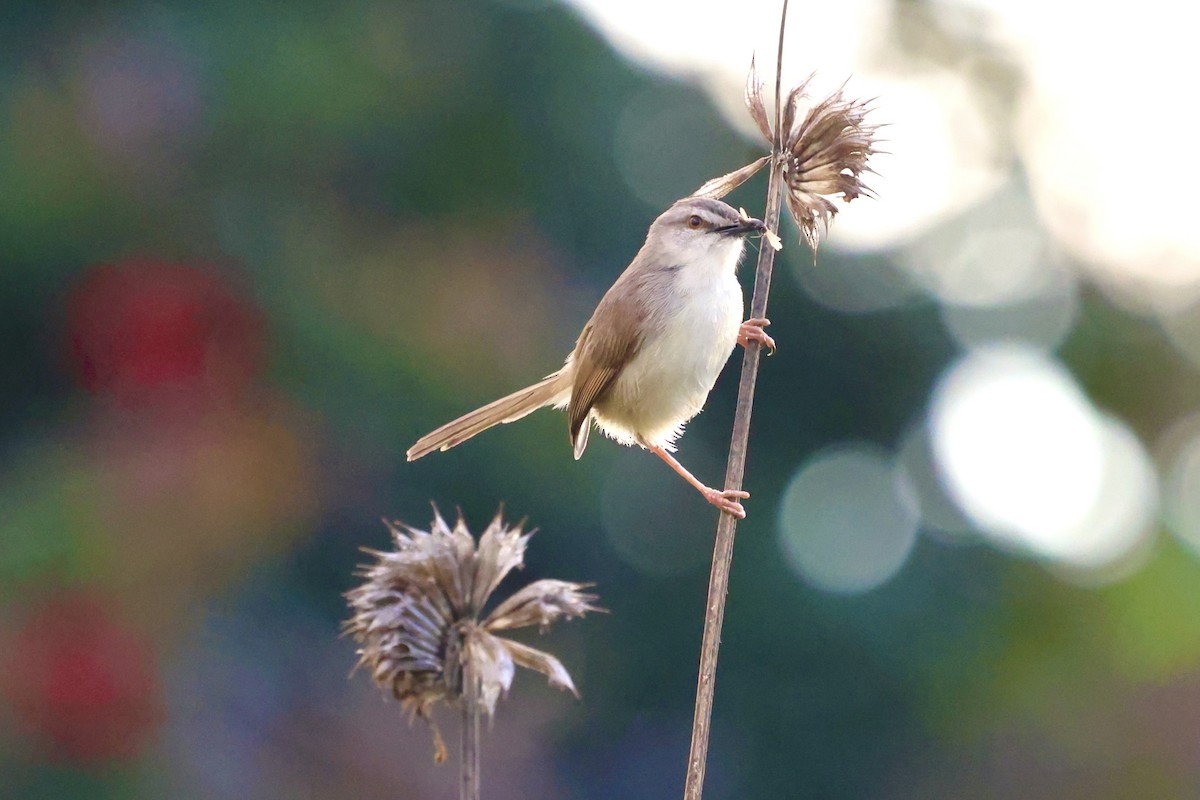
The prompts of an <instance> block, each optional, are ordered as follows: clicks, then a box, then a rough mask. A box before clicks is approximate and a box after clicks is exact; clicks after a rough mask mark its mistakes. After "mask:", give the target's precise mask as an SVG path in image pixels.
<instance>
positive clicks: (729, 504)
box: [703, 487, 750, 519]
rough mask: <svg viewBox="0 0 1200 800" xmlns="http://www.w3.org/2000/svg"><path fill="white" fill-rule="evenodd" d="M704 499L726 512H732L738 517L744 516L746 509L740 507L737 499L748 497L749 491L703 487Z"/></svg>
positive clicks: (742, 517)
mask: <svg viewBox="0 0 1200 800" xmlns="http://www.w3.org/2000/svg"><path fill="white" fill-rule="evenodd" d="M703 494H704V499H705V500H707V501H708V502H710V503H712V504H713V505H714V506H716V507H717V508H719V509H721V510H722V511H725V512H727V513H730V514H733V515H734V516H735V517H737V518H738V519H745V518H746V509H744V508H742V504H741V503H739V502H738V499H741V500H745V499H747V498H748V497H750V493H749V492H744V491H742V490H741V489H724V490H721V489H709V488H707V487H706V488H705V489H704V492H703Z"/></svg>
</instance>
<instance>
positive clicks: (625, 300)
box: [567, 286, 643, 458]
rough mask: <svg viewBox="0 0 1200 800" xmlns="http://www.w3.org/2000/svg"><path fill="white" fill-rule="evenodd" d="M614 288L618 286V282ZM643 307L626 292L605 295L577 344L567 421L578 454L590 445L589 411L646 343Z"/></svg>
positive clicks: (576, 454)
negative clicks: (643, 335) (643, 336)
mask: <svg viewBox="0 0 1200 800" xmlns="http://www.w3.org/2000/svg"><path fill="white" fill-rule="evenodd" d="M613 288H614V289H616V288H617V287H616V286H614V287H613ZM642 317H643V313H642V309H641V308H640V307H639V306H638V304H637V303H635V302H634V301H633V300H632V296H631V294H629V293H625V292H613V291H610V292H609V294H607V295H605V297H604V299H603V300H601V301H600V305H599V306H597V307H596V313H594V314H593V315H592V318H591V320H589V321H588V324H587V325H585V326H584V328H583V333H581V334H579V341H578V342H576V344H575V353H574V359H573V360H574V373H575V376H574V377H575V380H574V382H573V383H572V385H571V402H570V403H569V404H568V406H567V424H568V425H569V428H570V432H571V445H572V447H573V448H574V450H575V458H579V457H580V456H581V455H583V450H584V448H585V447H587V435H588V425H587V421H588V414H589V413H590V412H591V410H592V406H594V405H595V404H596V403H597V401H599V400H600V398H602V397H603V396H604V393H605V392H606V391H608V388H609V387H610V386H612V383H613V381H615V380H616V379H617V376H619V375H620V374H621V370H622V369H624V368H625V365H626V364H628V363H629V360H630V359H632V358H633V356H634V354H636V353H637V351H638V348H639V347H640V346H641V343H642V341H641V340H642V327H643V319H642Z"/></svg>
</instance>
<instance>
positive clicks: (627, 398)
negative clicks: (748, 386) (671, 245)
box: [595, 247, 742, 446]
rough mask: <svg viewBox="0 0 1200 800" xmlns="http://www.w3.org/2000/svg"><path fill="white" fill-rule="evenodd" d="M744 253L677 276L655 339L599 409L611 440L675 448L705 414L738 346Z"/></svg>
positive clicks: (712, 259)
mask: <svg viewBox="0 0 1200 800" xmlns="http://www.w3.org/2000/svg"><path fill="white" fill-rule="evenodd" d="M740 251H741V247H737V248H728V249H724V250H723V251H717V252H713V253H711V254H708V257H706V258H701V259H697V260H695V261H692V262H691V263H689V264H686V265H684V266H681V267H680V268H679V269H678V270H676V271H675V272H674V280H673V281H672V284H671V285H672V291H671V292H670V293H669V294H667V296H666V297H665V298H664V300H663V302H662V305H661V307H660V308H659V309H656V313H655V314H654V315H653V318H654V326H653V327H654V333H653V334H651V335H647V336H646V337H645V339H644V340H643V343H642V347H641V349H640V350H639V351H638V353H637V354H636V355H635V356H634V358H633V359H631V360H630V362H629V364H628V365H626V367H625V369H624V370H623V371H622V372H621V375H620V376H619V377H618V378H617V380H616V381H615V382H614V385H613V388H612V391H611V392H610V393H609V394H608V395H607V397H606V398H605V399H604V401H603V402H601V403H598V404H597V406H596V409H595V410H596V421H597V422H598V423H599V425H600V427H601V429H602V430H604V432H605V433H606V434H608V435H609V436H612V437H613V438H615V439H617V440H618V441H622V442H624V443H627V444H640V443H647V444H654V445H660V446H669V445H670V444H671V443H672V442H673V441H674V440H675V439H676V437H678V436H679V434H680V432H681V431H682V429H683V425H684V423H686V422H687V421H688V420H690V419H691V418H692V417H694V416H696V414H698V413H700V410H701V409H702V408H703V407H704V402H705V400H707V399H708V393H709V391H711V390H712V387H713V384H714V383H715V382H716V380H717V376H718V375H719V374H720V373H721V369H722V368H723V367H724V366H725V362H726V361H728V360H729V355H730V353H732V352H733V348H734V347H735V346H736V344H737V334H738V327H739V326H740V325H741V322H742V288H741V286H740V284H738V281H737V275H736V266H737V259H738V256H739V255H740Z"/></svg>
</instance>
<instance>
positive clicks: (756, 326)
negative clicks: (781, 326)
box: [737, 317, 775, 353]
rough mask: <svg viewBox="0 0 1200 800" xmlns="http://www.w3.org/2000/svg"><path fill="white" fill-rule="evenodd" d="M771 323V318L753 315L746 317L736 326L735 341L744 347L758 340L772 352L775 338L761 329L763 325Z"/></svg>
mask: <svg viewBox="0 0 1200 800" xmlns="http://www.w3.org/2000/svg"><path fill="white" fill-rule="evenodd" d="M770 324H771V320H769V319H765V318H763V317H755V318H753V319H748V320H746V321H745V322H743V323H742V324H741V325H740V326H739V327H738V337H737V342H738V344H740V345H741V346H742V347H746V346H747V345H749V344H750V343H751V342H758V343H759V344H761V345H765V346H766V348H767V349H768V350H770V351H771V352H772V353H774V352H775V340H774V339H772V338H771V337H770V336H768V335H767V332H766V331H764V330H763V328H764V327H766V326H767V325H770Z"/></svg>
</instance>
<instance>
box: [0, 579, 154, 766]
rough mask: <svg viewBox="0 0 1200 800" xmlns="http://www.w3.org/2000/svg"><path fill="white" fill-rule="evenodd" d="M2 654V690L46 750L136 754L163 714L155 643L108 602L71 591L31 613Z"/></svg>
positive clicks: (90, 756) (99, 756)
mask: <svg viewBox="0 0 1200 800" xmlns="http://www.w3.org/2000/svg"><path fill="white" fill-rule="evenodd" d="M6 644H7V645H8V647H6V650H7V652H6V653H5V654H4V655H3V656H2V657H0V667H2V668H3V671H2V672H0V691H2V692H3V694H4V695H6V696H7V699H8V700H9V702H10V703H11V705H12V708H13V710H14V711H15V712H16V717H17V719H18V721H19V724H20V727H21V732H22V733H23V734H25V735H27V736H29V737H31V740H32V741H31V744H32V745H33V746H34V747H35V748H36V749H38V750H40V751H42V752H43V754H44V755H49V756H55V757H66V758H69V759H73V760H78V761H98V760H111V759H121V758H130V757H133V756H135V755H137V754H138V753H139V752H140V750H141V748H142V746H143V745H144V744H145V743H146V741H147V739H148V738H149V736H150V735H151V733H152V732H153V731H154V730H155V728H157V726H158V723H159V722H160V720H161V718H162V698H161V691H160V687H159V683H158V676H157V672H156V669H155V665H154V658H153V654H152V651H151V649H150V647H149V646H148V645H147V644H146V643H145V642H143V641H142V639H141V637H139V636H138V635H137V634H135V633H134V632H132V631H131V630H128V629H126V628H124V627H122V626H121V625H120V624H118V623H117V622H116V621H114V619H113V618H112V616H111V614H110V611H109V610H108V609H107V608H106V607H105V605H104V604H103V602H102V601H101V600H100V599H99V598H98V597H95V596H92V595H89V594H87V593H83V592H79V593H68V594H64V595H60V596H58V597H55V598H53V599H51V600H50V601H49V602H47V603H46V604H45V605H43V606H42V607H40V608H38V609H36V610H34V611H33V612H32V613H31V614H30V615H29V617H28V618H27V619H26V621H25V623H24V625H23V626H22V627H21V629H20V630H19V631H18V632H17V633H16V635H15V636H14V637H12V639H11V640H10V641H9V642H6Z"/></svg>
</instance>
